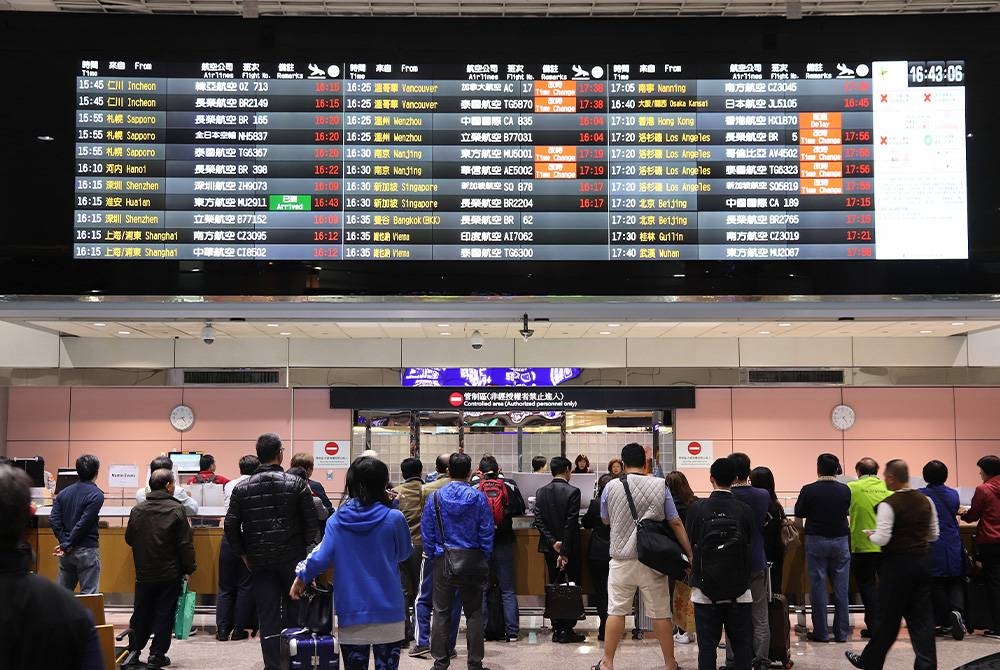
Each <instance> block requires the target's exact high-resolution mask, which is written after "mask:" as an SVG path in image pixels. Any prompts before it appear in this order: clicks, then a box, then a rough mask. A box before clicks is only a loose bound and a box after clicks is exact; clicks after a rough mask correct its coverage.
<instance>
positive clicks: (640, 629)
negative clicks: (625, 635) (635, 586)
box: [632, 591, 653, 640]
mask: <svg viewBox="0 0 1000 670" xmlns="http://www.w3.org/2000/svg"><path fill="white" fill-rule="evenodd" d="M633 602H634V604H635V628H633V629H632V639H633V640H642V639H644V638H645V637H646V633H648V632H650V631H652V630H653V620H652V619H650V618H649V617H648V616H646V608H645V607H643V605H642V596H641V595H640V594H639V592H638V591H636V593H635V600H634V601H633Z"/></svg>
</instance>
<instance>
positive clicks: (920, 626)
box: [861, 554, 937, 670]
mask: <svg viewBox="0 0 1000 670" xmlns="http://www.w3.org/2000/svg"><path fill="white" fill-rule="evenodd" d="M878 595H879V607H880V612H881V619H880V620H879V622H878V627H877V628H875V630H874V631H873V632H872V638H871V641H869V642H868V644H867V645H866V646H865V650H864V651H863V652H861V663H862V665H863V667H865V668H866V670H882V666H883V665H884V664H885V657H886V655H887V654H888V653H889V649H890V648H891V647H892V645H893V643H895V642H896V637H897V636H898V635H899V626H900V623H901V622H902V620H903V619H904V618H905V619H906V627H907V628H908V629H909V632H910V643H911V644H912V645H913V653H914V654H916V657H917V658H916V660H914V662H913V667H914V670H935V669H936V668H937V649H936V647H935V646H934V612H933V610H932V607H931V571H930V562H929V559H928V557H927V556H926V555H915V554H882V565H881V569H880V571H879V584H878Z"/></svg>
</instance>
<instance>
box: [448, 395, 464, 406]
mask: <svg viewBox="0 0 1000 670" xmlns="http://www.w3.org/2000/svg"><path fill="white" fill-rule="evenodd" d="M448 402H449V403H450V404H451V406H452V407H459V406H461V404H462V403H463V402H465V398H464V397H462V394H461V393H459V392H458V391H455V392H454V393H452V394H451V395H450V396H448Z"/></svg>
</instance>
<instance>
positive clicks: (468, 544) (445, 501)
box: [420, 480, 495, 558]
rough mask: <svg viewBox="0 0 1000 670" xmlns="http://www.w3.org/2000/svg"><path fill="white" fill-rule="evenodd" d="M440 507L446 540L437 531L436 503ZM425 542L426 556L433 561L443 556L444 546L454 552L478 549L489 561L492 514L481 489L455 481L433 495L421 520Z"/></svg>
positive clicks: (491, 547)
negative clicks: (436, 502) (455, 550)
mask: <svg viewBox="0 0 1000 670" xmlns="http://www.w3.org/2000/svg"><path fill="white" fill-rule="evenodd" d="M435 499H437V501H438V503H439V505H440V507H441V521H442V525H443V526H444V537H441V531H440V530H439V529H438V519H437V513H436V512H435V507H434V501H435ZM420 533H421V535H422V536H423V538H424V555H425V556H428V557H430V558H434V557H435V556H440V555H441V554H443V553H444V544H445V543H447V544H448V547H449V548H454V549H479V550H480V551H482V552H483V553H484V554H486V557H487V558H489V556H490V554H492V553H493V536H494V534H495V528H494V526H493V512H491V511H490V506H489V503H487V502H486V496H484V495H483V494H482V493H481V492H480V491H479V490H478V489H476V488H473V487H472V486H470V485H469V484H467V483H465V482H461V481H454V480H452V481H451V482H450V483H449V484H448V485H447V486H445V487H443V488H440V489H438V490H437V491H434V492H432V493H431V494H430V495H428V496H427V502H426V503H425V504H424V514H423V516H422V517H421V519H420Z"/></svg>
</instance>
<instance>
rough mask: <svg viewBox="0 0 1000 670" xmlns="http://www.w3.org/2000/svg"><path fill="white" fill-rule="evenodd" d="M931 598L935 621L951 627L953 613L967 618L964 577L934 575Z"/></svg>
mask: <svg viewBox="0 0 1000 670" xmlns="http://www.w3.org/2000/svg"><path fill="white" fill-rule="evenodd" d="M931 600H932V602H933V603H934V623H935V624H936V625H938V626H948V627H951V613H952V612H958V613H959V614H961V615H962V618H963V619H964V618H965V579H964V578H963V577H932V578H931Z"/></svg>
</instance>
